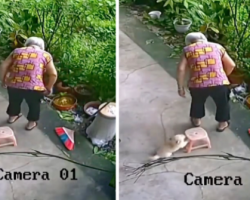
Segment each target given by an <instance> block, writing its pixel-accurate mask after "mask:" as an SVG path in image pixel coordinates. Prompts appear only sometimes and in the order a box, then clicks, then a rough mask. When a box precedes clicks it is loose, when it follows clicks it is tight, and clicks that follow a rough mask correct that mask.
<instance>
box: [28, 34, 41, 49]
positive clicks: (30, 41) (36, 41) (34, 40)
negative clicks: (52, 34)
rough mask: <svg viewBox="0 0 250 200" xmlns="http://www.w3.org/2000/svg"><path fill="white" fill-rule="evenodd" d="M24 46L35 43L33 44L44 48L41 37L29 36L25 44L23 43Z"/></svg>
mask: <svg viewBox="0 0 250 200" xmlns="http://www.w3.org/2000/svg"><path fill="white" fill-rule="evenodd" d="M24 45H25V46H26V47H28V46H32V45H35V46H38V47H40V48H41V49H42V50H44V48H45V47H44V46H45V45H44V41H43V39H42V38H39V37H30V38H28V39H27V40H26V42H25V44H24Z"/></svg>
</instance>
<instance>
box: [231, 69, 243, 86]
mask: <svg viewBox="0 0 250 200" xmlns="http://www.w3.org/2000/svg"><path fill="white" fill-rule="evenodd" d="M244 78H245V75H244V74H243V73H242V72H241V71H239V70H237V69H235V70H234V71H233V72H232V73H231V74H230V75H229V76H228V79H229V82H230V83H231V84H238V85H240V84H242V83H243V82H244Z"/></svg>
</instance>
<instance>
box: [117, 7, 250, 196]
mask: <svg viewBox="0 0 250 200" xmlns="http://www.w3.org/2000/svg"><path fill="white" fill-rule="evenodd" d="M120 11H121V10H120ZM120 15H122V14H121V12H120ZM126 17H127V18H126ZM121 18H122V19H121ZM132 23H134V25H135V22H134V19H133V17H131V16H130V17H128V16H126V15H122V16H120V29H121V30H122V31H120V66H119V69H120V72H119V76H120V97H119V98H120V102H119V103H120V104H119V105H120V139H121V143H120V200H152V199H157V200H215V199H217V200H229V199H241V200H249V196H250V191H249V187H250V181H249V178H248V177H249V175H250V171H249V168H248V167H249V162H246V161H245V162H243V161H219V160H212V159H198V158H195V159H188V160H181V161H176V162H172V163H170V164H167V165H162V166H158V167H156V168H152V169H151V170H149V171H147V172H146V173H145V174H144V175H143V176H142V177H140V178H139V179H138V180H137V182H135V180H136V179H135V177H131V176H129V177H128V176H127V175H129V174H130V173H131V168H130V167H138V166H140V163H141V162H145V161H146V160H147V159H148V157H149V156H150V155H151V154H152V153H153V152H154V151H155V150H156V149H157V148H159V147H160V146H161V145H162V144H163V143H164V139H165V138H167V137H169V136H172V135H174V134H178V133H184V130H185V129H187V128H189V127H190V123H189V105H190V97H187V98H186V99H183V98H180V97H179V96H178V94H177V89H176V81H175V79H174V78H173V77H171V76H170V75H169V74H168V73H167V72H166V71H165V70H164V69H163V67H162V66H161V65H159V64H158V63H160V61H159V60H154V59H152V57H151V56H150V55H149V54H150V53H152V54H154V55H156V54H157V52H158V53H159V54H164V53H167V52H160V51H159V49H154V51H153V50H152V51H149V54H147V53H146V52H145V51H143V50H142V49H141V48H140V47H139V46H138V45H137V44H136V43H135V42H137V40H136V39H135V38H136V36H135V35H136V31H137V32H139V31H138V30H139V29H141V28H140V26H138V24H137V26H133V27H132V26H131V24H132ZM136 23H137V22H136ZM140 31H141V35H140V36H138V35H137V37H138V38H139V37H141V38H144V37H146V36H145V34H146V33H145V34H144V32H146V31H145V29H143V31H142V30H140ZM124 32H126V34H129V35H130V37H131V38H133V40H134V41H132V40H131V39H130V38H129V37H128V36H127V35H126V34H125V33H124ZM144 42H145V41H144ZM138 43H140V44H142V41H141V40H140V39H138ZM141 46H143V45H141ZM159 59H160V56H159ZM163 59H165V62H166V63H169V65H168V64H167V66H164V67H169V68H171V67H172V68H173V69H171V70H172V71H174V70H175V66H176V65H172V66H171V64H172V63H175V61H173V60H169V59H168V58H167V54H166V55H165V58H161V60H163ZM170 63H171V64H170ZM216 125H217V123H216V122H215V120H214V115H213V114H212V113H211V112H210V111H209V110H207V111H206V117H205V118H204V119H203V127H204V128H205V129H206V130H207V131H208V133H209V136H210V139H211V142H212V149H210V150H207V149H203V150H197V151H194V152H192V153H191V154H192V155H193V154H211V153H222V151H224V152H228V153H232V154H235V155H241V156H249V153H250V152H249V149H248V148H247V146H246V145H245V144H244V143H243V142H242V140H241V139H240V138H239V137H237V136H236V135H235V134H234V133H233V132H232V131H231V130H230V129H228V130H226V131H225V132H223V133H217V132H215V128H216ZM175 155H176V156H178V155H185V154H184V153H182V152H178V153H176V154H175ZM187 172H192V173H193V174H194V175H197V176H202V177H204V176H212V177H215V176H232V177H235V176H240V177H241V178H242V183H243V185H242V186H235V185H234V184H233V183H231V184H229V185H228V186H224V185H221V186H211V185H207V186H188V185H186V184H185V183H184V176H185V174H186V173H187Z"/></svg>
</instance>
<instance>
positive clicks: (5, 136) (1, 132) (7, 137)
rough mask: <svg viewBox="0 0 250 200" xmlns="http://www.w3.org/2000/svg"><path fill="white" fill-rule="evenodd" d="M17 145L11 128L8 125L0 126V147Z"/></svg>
mask: <svg viewBox="0 0 250 200" xmlns="http://www.w3.org/2000/svg"><path fill="white" fill-rule="evenodd" d="M9 145H13V146H17V142H16V137H15V135H14V132H13V130H12V129H11V128H10V127H8V126H2V127H0V147H4V146H9Z"/></svg>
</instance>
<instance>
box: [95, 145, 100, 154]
mask: <svg viewBox="0 0 250 200" xmlns="http://www.w3.org/2000/svg"><path fill="white" fill-rule="evenodd" d="M98 151H99V148H98V147H97V146H95V147H94V154H97V153H98Z"/></svg>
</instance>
